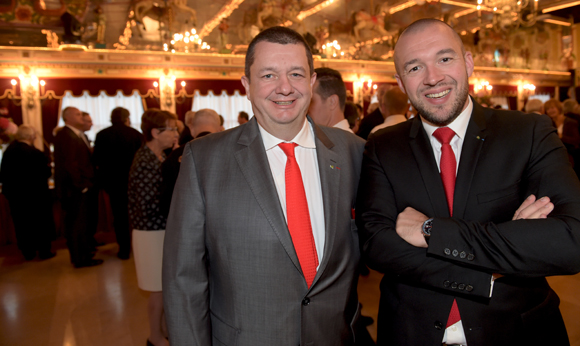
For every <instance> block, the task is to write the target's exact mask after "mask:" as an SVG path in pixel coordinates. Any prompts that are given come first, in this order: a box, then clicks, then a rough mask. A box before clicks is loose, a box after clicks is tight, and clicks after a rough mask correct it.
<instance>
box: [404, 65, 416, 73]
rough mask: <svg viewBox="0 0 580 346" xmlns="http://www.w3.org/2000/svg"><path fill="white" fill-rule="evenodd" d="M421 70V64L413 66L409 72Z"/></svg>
mask: <svg viewBox="0 0 580 346" xmlns="http://www.w3.org/2000/svg"><path fill="white" fill-rule="evenodd" d="M416 71H419V66H413V67H411V68H410V69H409V71H408V72H407V73H413V72H416Z"/></svg>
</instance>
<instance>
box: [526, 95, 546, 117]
mask: <svg viewBox="0 0 580 346" xmlns="http://www.w3.org/2000/svg"><path fill="white" fill-rule="evenodd" d="M524 110H525V112H526V113H537V114H544V102H542V100H540V99H531V100H528V103H526V106H525V107H524Z"/></svg>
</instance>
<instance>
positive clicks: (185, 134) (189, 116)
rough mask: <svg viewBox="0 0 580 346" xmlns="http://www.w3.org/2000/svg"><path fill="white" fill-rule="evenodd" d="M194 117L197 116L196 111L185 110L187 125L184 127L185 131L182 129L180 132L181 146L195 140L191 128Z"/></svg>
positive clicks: (185, 122)
mask: <svg viewBox="0 0 580 346" xmlns="http://www.w3.org/2000/svg"><path fill="white" fill-rule="evenodd" d="M194 117H195V112H194V111H187V112H185V118H184V119H183V120H184V121H183V122H184V124H185V127H184V128H183V131H181V133H180V134H179V146H180V147H181V146H184V145H186V144H187V142H189V141H192V140H193V136H192V135H191V129H192V122H193V118H194Z"/></svg>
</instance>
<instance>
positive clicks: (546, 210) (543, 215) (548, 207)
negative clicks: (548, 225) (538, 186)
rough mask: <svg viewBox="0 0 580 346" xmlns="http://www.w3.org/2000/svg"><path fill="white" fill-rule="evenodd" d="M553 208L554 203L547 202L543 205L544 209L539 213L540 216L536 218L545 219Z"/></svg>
mask: <svg viewBox="0 0 580 346" xmlns="http://www.w3.org/2000/svg"><path fill="white" fill-rule="evenodd" d="M553 210H554V204H553V203H549V204H548V205H546V206H545V207H544V210H543V212H542V213H540V216H539V217H538V219H545V218H547V217H548V215H550V213H551V212H552V211H553Z"/></svg>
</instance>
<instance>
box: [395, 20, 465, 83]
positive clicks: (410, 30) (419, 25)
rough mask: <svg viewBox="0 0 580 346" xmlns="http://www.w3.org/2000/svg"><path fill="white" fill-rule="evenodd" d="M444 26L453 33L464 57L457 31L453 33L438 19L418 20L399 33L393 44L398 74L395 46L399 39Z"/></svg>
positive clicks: (450, 28)
mask: <svg viewBox="0 0 580 346" xmlns="http://www.w3.org/2000/svg"><path fill="white" fill-rule="evenodd" d="M437 24H440V25H444V26H445V27H447V29H449V30H451V32H453V34H454V35H453V37H454V38H455V39H456V40H457V41H458V42H459V45H460V47H461V55H465V46H464V45H463V41H462V40H461V36H459V34H458V33H457V31H455V30H454V29H453V28H452V27H451V26H449V24H447V23H445V22H443V21H441V20H439V19H435V18H423V19H419V20H417V21H414V22H413V23H411V24H410V25H409V26H408V27H406V28H405V30H403V32H402V33H401V35H399V39H398V40H397V43H395V49H394V56H393V57H394V61H395V70H397V73H400V72H399V67H398V65H399V64H397V46H398V45H399V42H401V39H402V38H403V36H405V35H406V34H414V33H417V32H419V31H421V30H423V29H425V27H427V26H430V25H437Z"/></svg>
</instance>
